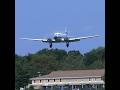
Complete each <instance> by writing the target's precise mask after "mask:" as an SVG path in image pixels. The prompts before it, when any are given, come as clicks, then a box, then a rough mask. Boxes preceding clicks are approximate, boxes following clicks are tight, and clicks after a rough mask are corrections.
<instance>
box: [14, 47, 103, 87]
mask: <svg viewBox="0 0 120 90" xmlns="http://www.w3.org/2000/svg"><path fill="white" fill-rule="evenodd" d="M98 68H99V69H101V68H105V48H104V47H99V48H97V49H93V50H91V51H89V52H87V53H85V54H81V53H80V52H79V51H68V52H67V51H65V50H60V49H50V50H49V49H43V50H40V51H38V52H37V53H35V54H28V55H26V56H19V55H15V84H16V85H15V88H16V89H19V88H20V87H23V86H25V85H27V84H28V83H29V78H31V77H35V76H38V73H37V72H40V73H41V75H45V74H48V73H50V72H52V71H56V70H72V69H74V70H75V69H76V70H77V69H98Z"/></svg>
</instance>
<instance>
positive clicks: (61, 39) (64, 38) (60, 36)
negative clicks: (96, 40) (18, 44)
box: [20, 29, 99, 48]
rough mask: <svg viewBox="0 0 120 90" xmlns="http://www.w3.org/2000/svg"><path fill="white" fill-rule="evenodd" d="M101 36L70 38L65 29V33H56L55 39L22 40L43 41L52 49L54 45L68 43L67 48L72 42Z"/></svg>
mask: <svg viewBox="0 0 120 90" xmlns="http://www.w3.org/2000/svg"><path fill="white" fill-rule="evenodd" d="M98 36H99V35H94V36H86V37H70V36H68V32H67V29H65V33H58V32H57V33H54V36H53V38H47V39H40V38H38V39H33V38H20V39H25V40H32V41H42V42H45V43H49V46H50V48H52V43H66V46H67V47H69V43H71V42H77V41H80V40H82V39H88V38H93V37H98Z"/></svg>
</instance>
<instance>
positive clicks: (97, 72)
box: [34, 69, 105, 79]
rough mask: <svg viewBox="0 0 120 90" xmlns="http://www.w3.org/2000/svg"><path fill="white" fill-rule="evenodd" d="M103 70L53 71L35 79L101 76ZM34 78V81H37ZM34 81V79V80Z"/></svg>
mask: <svg viewBox="0 0 120 90" xmlns="http://www.w3.org/2000/svg"><path fill="white" fill-rule="evenodd" d="M104 72H105V70H104V69H96V70H69V71H53V72H51V73H50V74H48V75H43V76H40V77H37V78H59V77H85V76H103V75H104ZM37 78H36V79H37ZM34 79H35V78H34Z"/></svg>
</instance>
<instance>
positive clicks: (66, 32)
mask: <svg viewBox="0 0 120 90" xmlns="http://www.w3.org/2000/svg"><path fill="white" fill-rule="evenodd" d="M65 34H66V36H67V35H68V31H67V27H65Z"/></svg>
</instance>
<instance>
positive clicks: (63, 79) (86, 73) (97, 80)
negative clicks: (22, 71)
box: [28, 69, 105, 90]
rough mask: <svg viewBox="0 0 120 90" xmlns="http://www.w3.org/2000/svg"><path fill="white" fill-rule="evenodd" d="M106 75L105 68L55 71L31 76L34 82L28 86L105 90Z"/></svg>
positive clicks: (44, 88) (62, 89)
mask: <svg viewBox="0 0 120 90" xmlns="http://www.w3.org/2000/svg"><path fill="white" fill-rule="evenodd" d="M104 75H105V70H104V69H96V70H69V71H53V72H51V73H50V74H48V75H43V76H39V77H34V78H30V80H31V81H32V83H31V84H29V85H28V87H30V86H33V87H34V88H35V89H40V88H43V90H64V88H68V89H65V90H74V89H76V90H80V88H86V87H89V88H102V89H100V90H103V89H104V84H105V82H104V81H103V76H104ZM53 88H58V89H53ZM40 90H42V89H40Z"/></svg>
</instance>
